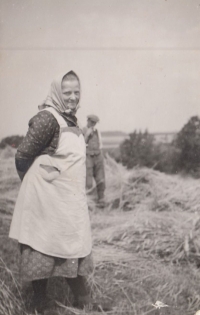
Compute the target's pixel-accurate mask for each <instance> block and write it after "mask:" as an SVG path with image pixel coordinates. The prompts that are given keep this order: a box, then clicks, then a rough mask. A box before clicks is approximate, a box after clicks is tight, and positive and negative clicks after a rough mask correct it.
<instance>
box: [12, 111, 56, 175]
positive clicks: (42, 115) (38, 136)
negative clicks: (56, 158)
mask: <svg viewBox="0 0 200 315" xmlns="http://www.w3.org/2000/svg"><path fill="white" fill-rule="evenodd" d="M56 131H58V132H59V125H58V123H57V120H56V119H55V117H54V116H53V115H52V114H51V113H50V112H48V111H41V112H39V113H38V114H37V115H36V116H34V117H33V118H32V119H31V120H30V121H29V129H28V132H27V134H26V136H25V137H24V139H23V141H22V143H21V144H20V145H19V147H18V149H17V153H16V156H15V164H16V168H17V171H18V174H19V177H20V179H21V180H22V179H23V177H24V175H25V174H26V172H27V171H28V169H29V167H30V166H31V164H32V163H33V161H34V159H35V158H36V156H39V155H40V153H41V152H42V151H43V150H44V149H45V148H46V147H48V145H49V144H50V142H51V141H52V139H53V137H54V135H55V133H56Z"/></svg>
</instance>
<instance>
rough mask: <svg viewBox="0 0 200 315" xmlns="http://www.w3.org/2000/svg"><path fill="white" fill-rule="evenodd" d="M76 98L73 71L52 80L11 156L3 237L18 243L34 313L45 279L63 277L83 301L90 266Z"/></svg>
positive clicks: (40, 303) (77, 84) (77, 87)
mask: <svg viewBox="0 0 200 315" xmlns="http://www.w3.org/2000/svg"><path fill="white" fill-rule="evenodd" d="M79 100H80V81H79V78H78V76H77V75H76V74H75V73H74V72H73V71H70V72H68V73H67V74H65V75H64V76H61V77H59V78H57V79H56V80H54V81H53V82H52V84H51V89H50V92H49V94H48V96H47V98H46V101H45V102H44V104H43V105H42V106H41V107H40V111H39V112H38V114H37V115H36V116H34V117H33V118H32V119H31V120H30V122H29V130H28V132H27V135H26V136H25V138H24V140H23V142H22V143H21V145H20V146H19V148H18V150H17V154H16V168H17V171H18V173H19V176H20V178H21V179H22V184H21V188H20V191H19V195H18V198H17V202H16V206H15V209H14V214H13V219H12V223H11V228H10V235H9V236H10V237H11V238H14V239H16V240H18V242H19V244H20V251H21V264H20V265H21V266H20V267H21V268H20V271H21V277H22V279H23V280H24V281H32V285H33V291H34V305H35V306H34V308H35V310H37V311H39V312H42V311H43V310H44V307H45V303H44V302H45V293H46V287H47V279H48V278H49V277H55V276H62V277H65V278H66V280H67V282H68V284H69V286H70V288H71V290H72V292H73V294H74V298H75V305H76V306H78V307H83V306H84V305H85V304H87V303H88V301H89V295H88V291H87V288H86V286H85V281H84V277H85V276H87V275H88V273H90V272H91V270H92V258H91V249H92V242H91V230H90V219H89V213H88V207H87V200H86V192H85V181H86V166H85V159H86V152H85V151H86V149H85V141H84V137H83V135H82V132H81V130H80V128H79V126H78V123H77V118H76V116H75V114H76V111H77V109H78V107H79Z"/></svg>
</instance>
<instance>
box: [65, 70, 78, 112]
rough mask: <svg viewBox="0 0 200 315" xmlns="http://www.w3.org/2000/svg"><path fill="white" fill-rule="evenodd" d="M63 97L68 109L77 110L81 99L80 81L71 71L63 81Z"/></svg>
mask: <svg viewBox="0 0 200 315" xmlns="http://www.w3.org/2000/svg"><path fill="white" fill-rule="evenodd" d="M61 91H62V98H63V101H64V104H65V109H66V110H71V111H76V110H77V105H78V103H79V100H80V82H79V78H78V77H77V75H76V74H75V73H74V72H73V71H70V72H68V73H67V74H66V75H65V76H64V77H63V79H62V82H61Z"/></svg>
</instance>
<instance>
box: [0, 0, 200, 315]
mask: <svg viewBox="0 0 200 315" xmlns="http://www.w3.org/2000/svg"><path fill="white" fill-rule="evenodd" d="M0 24H1V25H0V95H1V101H0V102H1V115H0V314H2V315H4V314H5V315H7V314H12V315H22V314H23V315H28V314H36V313H33V312H32V311H31V300H32V297H33V289H32V286H31V283H30V282H27V281H25V282H24V281H22V279H21V276H20V259H21V253H20V250H19V246H18V242H17V241H16V240H14V239H11V238H9V236H8V234H9V230H10V224H11V219H12V215H13V211H14V207H15V203H16V200H17V196H18V193H19V189H20V186H21V180H20V178H19V176H18V174H17V171H16V166H15V154H16V152H17V148H18V146H19V145H20V143H21V142H22V141H23V138H24V136H25V135H26V133H27V131H28V123H29V121H30V119H31V118H32V117H34V116H35V115H37V113H38V106H39V105H41V104H43V103H44V101H45V100H46V98H47V95H48V93H49V89H50V86H51V83H52V81H53V79H54V78H55V77H57V76H59V75H62V74H65V73H66V72H68V71H70V70H72V71H74V72H75V73H76V74H77V75H78V78H79V80H80V103H79V107H80V108H79V109H78V111H77V114H76V117H77V118H78V121H79V127H80V129H81V130H83V133H84V127H86V125H87V119H88V115H95V117H98V120H99V121H98V122H97V123H96V125H95V128H94V130H93V132H94V133H95V132H96V137H97V138H98V139H100V140H99V142H98V145H99V148H97V150H98V154H99V152H100V154H101V156H102V159H103V167H104V173H105V179H103V181H104V184H105V191H104V192H103V198H99V199H102V200H103V204H102V203H101V206H100V204H99V200H98V197H99V195H98V194H99V190H98V185H99V184H98V176H97V175H96V173H95V172H97V170H96V169H95V168H94V169H93V175H92V176H93V177H92V178H91V187H90V189H88V187H89V186H87V183H86V190H87V203H88V208H89V216H90V220H91V231H92V255H93V260H94V269H93V271H92V273H90V275H89V276H88V278H87V282H88V290H89V291H90V295H91V296H92V299H93V301H100V302H98V303H100V305H101V304H102V305H103V304H104V303H107V304H108V305H109V307H108V309H109V311H107V310H106V309H105V310H104V309H103V307H102V308H100V310H99V311H100V312H102V313H104V314H105V313H108V314H118V315H122V314H127V315H132V314H133V315H145V314H152V315H153V314H160V315H161V314H162V315H163V314H164V315H166V314H167V315H175V314H176V315H183V314H184V315H195V314H199V313H198V311H199V312H200V0H1V1H0ZM86 129H87V128H86ZM81 134H82V131H81ZM92 135H93V134H92ZM90 136H91V135H90ZM83 139H84V138H83ZM85 139H86V138H85ZM88 141H89V140H88ZM86 143H87V141H86ZM88 146H89V144H88V143H87V147H88ZM95 148H96V147H95ZM87 152H88V151H87ZM95 154H96V153H95ZM87 157H88V153H87ZM90 162H91V161H90ZM88 163H89V162H88V160H87V164H88ZM91 163H92V162H91ZM101 179H102V178H101ZM100 181H101V180H100ZM102 189H104V188H102ZM102 200H100V201H102ZM73 300H74V297H73V295H72V292H71V290H70V288H69V286H68V284H67V283H66V281H64V280H63V278H62V277H51V278H49V280H48V286H47V307H46V310H45V312H44V314H46V315H48V314H57V315H58V314H60V315H64V314H65V315H66V314H67V315H68V314H69V315H70V314H95V312H96V311H95V310H94V309H92V308H89V307H88V306H87V307H85V309H83V310H79V309H77V308H75V307H73Z"/></svg>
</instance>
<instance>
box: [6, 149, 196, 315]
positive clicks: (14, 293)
mask: <svg viewBox="0 0 200 315" xmlns="http://www.w3.org/2000/svg"><path fill="white" fill-rule="evenodd" d="M14 153H15V151H14V149H11V148H6V149H4V150H1V152H0V159H1V166H0V173H1V176H0V192H1V197H0V267H1V268H0V300H1V303H0V314H2V315H7V314H8V315H9V314H11V315H23V314H24V315H26V314H29V313H28V307H29V302H30V299H31V296H32V289H31V286H30V284H29V283H27V284H23V285H22V284H21V283H20V279H19V270H18V258H19V253H18V245H17V243H16V242H15V241H13V240H11V239H9V238H8V231H9V225H10V220H11V216H12V212H13V208H14V203H15V200H16V197H17V193H18V190H19V187H20V181H19V179H18V177H17V174H16V171H15V166H14ZM105 166H106V186H107V188H106V207H105V209H98V208H96V207H95V203H94V201H93V200H92V199H91V198H89V200H88V202H89V209H90V216H91V222H92V234H93V243H94V245H93V256H94V261H95V269H94V273H93V274H92V275H91V276H90V278H89V279H88V281H89V284H90V287H91V292H92V296H93V298H94V299H96V300H98V301H101V302H102V303H103V302H104V301H106V302H107V303H108V302H109V303H110V306H111V307H112V311H110V312H108V314H118V315H122V314H123V315H124V314H127V315H146V314H151V315H155V314H161V315H164V314H165V315H194V314H195V312H196V311H197V310H199V309H200V270H199V266H200V230H199V227H200V215H199V213H200V183H199V180H197V179H192V178H187V177H185V178H183V177H181V176H178V175H176V176H172V175H170V176H169V175H166V174H162V173H159V172H156V171H154V170H151V169H144V168H143V169H138V168H135V169H133V170H130V171H127V170H126V169H125V168H124V167H123V166H121V165H119V164H116V162H114V161H113V160H112V159H111V158H109V157H107V159H106V161H105ZM48 297H49V305H50V306H49V307H50V308H51V309H52V311H51V312H50V310H49V313H48V314H60V315H63V314H65V315H66V314H95V312H94V311H91V310H83V311H78V310H77V309H74V308H72V307H71V301H72V296H71V294H70V292H69V290H68V287H67V285H66V283H65V282H64V281H63V280H62V279H50V281H49V284H48ZM156 301H161V302H162V303H164V304H166V305H168V306H167V307H161V308H160V309H159V308H156V305H157V304H155V303H156ZM52 303H53V304H52ZM52 305H53V306H52ZM53 312H54V313H53ZM102 313H105V312H104V311H103V310H102Z"/></svg>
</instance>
